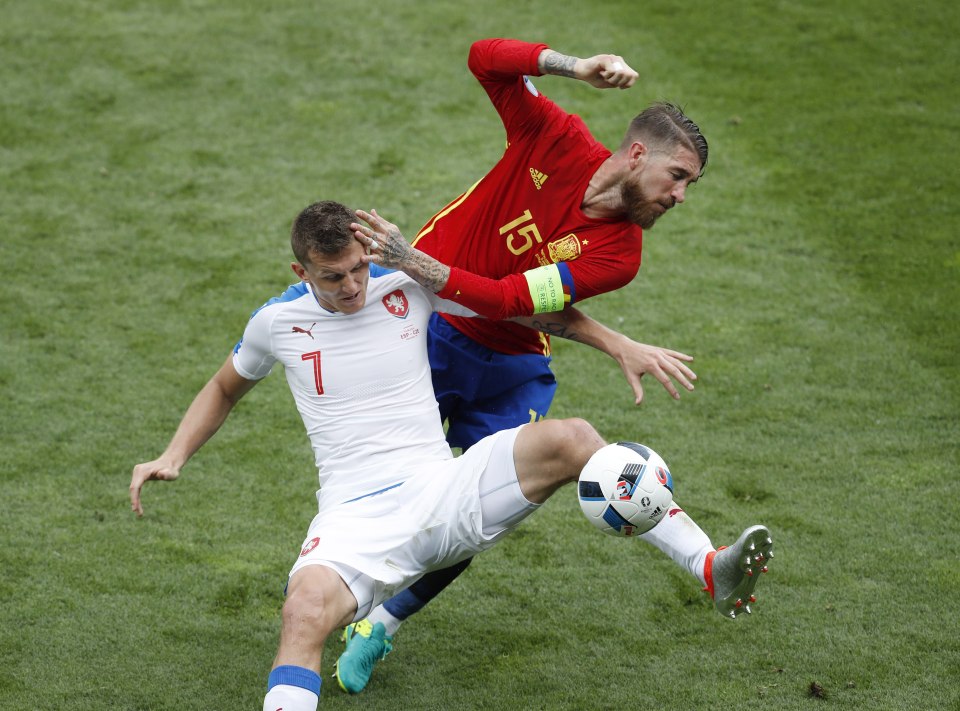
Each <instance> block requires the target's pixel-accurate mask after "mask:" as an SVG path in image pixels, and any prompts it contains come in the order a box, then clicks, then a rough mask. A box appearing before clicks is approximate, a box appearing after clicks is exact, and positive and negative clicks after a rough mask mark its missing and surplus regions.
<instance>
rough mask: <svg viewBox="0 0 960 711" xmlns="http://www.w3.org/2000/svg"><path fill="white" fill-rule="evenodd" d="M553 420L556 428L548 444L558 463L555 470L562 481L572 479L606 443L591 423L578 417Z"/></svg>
mask: <svg viewBox="0 0 960 711" xmlns="http://www.w3.org/2000/svg"><path fill="white" fill-rule="evenodd" d="M554 422H556V423H557V428H556V429H555V431H554V432H553V437H552V438H551V439H552V442H551V445H550V446H551V448H552V450H553V456H554V458H555V460H556V461H557V463H558V464H559V466H558V467H557V468H556V472H557V474H558V476H560V477H561V478H562V480H563V482H564V483H566V482H570V481H574V480H576V479H577V477H578V476H579V475H580V470H581V469H583V467H584V465H585V464H586V463H587V460H588V459H590V457H591V455H593V453H594V452H596V451H597V450H598V449H600V447H602V446H603V445H604V444H606V443H605V442H604V441H603V438H602V437H601V436H600V435H599V434H598V433H597V431H596V430H595V429H594V428H593V425H591V424H590V423H589V422H587V421H586V420H583V419H581V418H579V417H571V418H569V419H566V420H555V421H554Z"/></svg>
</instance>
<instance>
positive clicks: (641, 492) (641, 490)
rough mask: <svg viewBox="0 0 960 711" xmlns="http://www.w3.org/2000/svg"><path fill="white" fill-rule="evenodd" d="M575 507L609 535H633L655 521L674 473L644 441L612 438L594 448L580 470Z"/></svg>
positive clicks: (667, 502)
mask: <svg viewBox="0 0 960 711" xmlns="http://www.w3.org/2000/svg"><path fill="white" fill-rule="evenodd" d="M577 494H578V498H579V500H580V508H581V509H582V510H583V513H584V515H585V516H586V517H587V519H588V520H589V521H590V523H592V524H593V525H594V526H596V527H597V528H599V529H600V530H601V531H603V532H604V533H607V534H610V535H611V536H636V535H639V534H641V533H646V532H647V531H649V530H650V529H651V528H653V527H654V526H656V525H657V523H659V521H660V519H662V518H663V516H664V514H665V513H666V512H667V509H668V508H669V507H670V504H671V503H672V502H673V477H672V476H671V475H670V470H669V469H668V468H667V465H666V462H664V461H663V459H662V458H661V457H660V455H659V454H657V453H656V452H654V451H653V450H652V449H650V448H649V447H645V446H644V445H642V444H637V443H636V442H617V443H616V444H608V445H607V446H606V447H602V448H601V449H599V450H597V451H596V452H595V453H594V455H593V456H592V457H590V461H588V462H587V465H586V466H585V467H584V468H583V471H581V472H580V482H579V484H578V490H577Z"/></svg>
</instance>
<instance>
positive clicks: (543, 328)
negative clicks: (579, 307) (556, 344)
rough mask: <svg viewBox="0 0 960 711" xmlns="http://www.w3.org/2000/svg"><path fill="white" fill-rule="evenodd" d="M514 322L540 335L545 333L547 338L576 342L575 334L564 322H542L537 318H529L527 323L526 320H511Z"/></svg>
mask: <svg viewBox="0 0 960 711" xmlns="http://www.w3.org/2000/svg"><path fill="white" fill-rule="evenodd" d="M513 320H514V321H517V322H520V323H523V325H524V326H529V327H530V328H533V329H535V330H537V331H540V332H541V333H545V334H547V335H548V336H556V337H557V338H566V339H567V340H569V341H576V340H577V332H576V331H574V330H573V329H571V328H569V326H568V325H567V323H566V322H564V321H544V320H543V319H539V318H531V319H530V320H529V322H526V319H513Z"/></svg>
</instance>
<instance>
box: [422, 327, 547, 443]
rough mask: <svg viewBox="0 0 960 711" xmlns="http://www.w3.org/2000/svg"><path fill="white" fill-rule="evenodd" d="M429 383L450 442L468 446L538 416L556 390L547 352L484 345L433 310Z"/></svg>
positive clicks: (544, 413)
mask: <svg viewBox="0 0 960 711" xmlns="http://www.w3.org/2000/svg"><path fill="white" fill-rule="evenodd" d="M428 344H429V353H430V368H431V369H432V371H433V389H434V392H435V394H436V397H437V402H438V403H439V405H440V417H441V419H442V420H443V421H445V422H446V423H447V442H448V443H449V444H450V446H451V447H460V448H461V449H464V450H466V449H468V448H470V447H472V446H473V445H474V444H476V443H477V442H478V441H480V440H481V439H483V438H484V437H486V436H487V435H490V434H493V433H494V432H499V431H500V430H505V429H510V428H511V427H517V426H519V425H522V424H526V423H528V422H536V421H537V420H539V419H542V418H543V417H544V416H545V415H546V414H547V410H548V409H550V403H551V402H552V401H553V395H554V393H555V392H556V390H557V379H556V378H555V377H554V375H553V371H551V370H550V358H549V356H542V355H536V354H532V353H531V354H522V355H507V354H505V353H498V352H497V351H493V350H490V349H489V348H487V347H486V346H483V345H481V344H479V343H477V342H476V341H474V340H472V339H470V338H468V337H467V336H465V335H463V334H462V333H460V332H459V331H458V330H457V329H455V328H454V327H453V326H451V325H450V324H449V323H448V322H447V321H446V320H445V319H443V318H441V317H440V315H439V314H433V316H432V317H431V318H430V330H429V336H428Z"/></svg>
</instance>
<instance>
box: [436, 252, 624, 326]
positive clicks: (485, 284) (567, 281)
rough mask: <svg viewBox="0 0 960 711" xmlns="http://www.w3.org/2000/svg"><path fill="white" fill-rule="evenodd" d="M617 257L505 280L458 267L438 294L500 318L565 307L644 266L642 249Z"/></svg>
mask: <svg viewBox="0 0 960 711" xmlns="http://www.w3.org/2000/svg"><path fill="white" fill-rule="evenodd" d="M598 256H599V255H598ZM613 256H614V257H616V258H603V259H599V258H595V259H582V260H576V261H573V262H558V263H556V264H547V265H545V266H541V267H536V268H534V269H528V270H527V271H525V272H523V273H522V274H510V275H509V276H506V277H504V278H502V279H490V278H488V277H482V276H479V275H477V274H473V273H471V272H468V271H465V270H463V269H459V268H457V267H452V268H451V269H450V278H449V279H448V280H447V283H446V285H445V286H444V287H443V289H441V290H440V291H439V292H438V295H439V296H440V297H441V298H444V299H449V300H451V301H453V302H455V303H458V304H462V305H464V306H466V307H467V308H469V309H472V310H473V311H476V312H477V313H478V314H480V315H481V316H486V317H487V318H490V319H497V320H502V319H507V318H512V317H514V316H532V315H533V314H539V313H547V312H551V311H562V310H563V309H565V308H566V307H567V306H570V305H571V304H573V303H574V302H576V301H582V300H583V299H586V298H589V297H591V296H596V295H597V294H603V293H606V292H608V291H615V290H617V289H619V288H621V287H623V286H626V285H627V284H628V283H630V281H631V280H632V279H633V278H634V277H635V276H636V275H637V271H638V270H639V269H640V259H639V254H637V253H634V254H630V253H627V254H619V253H618V254H616V255H613Z"/></svg>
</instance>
